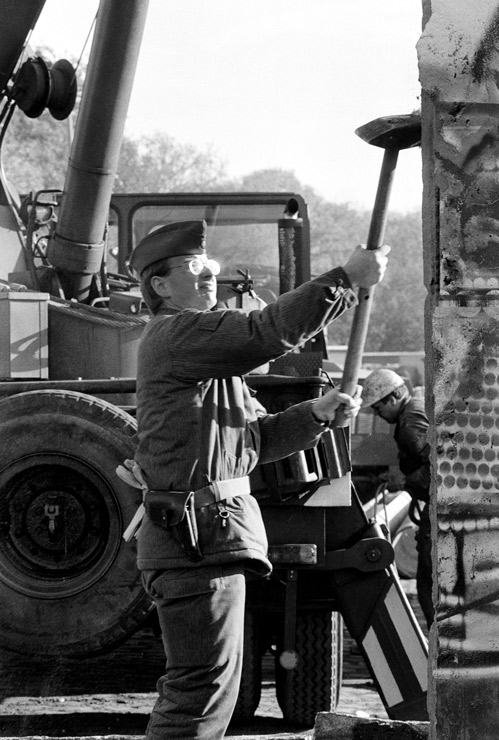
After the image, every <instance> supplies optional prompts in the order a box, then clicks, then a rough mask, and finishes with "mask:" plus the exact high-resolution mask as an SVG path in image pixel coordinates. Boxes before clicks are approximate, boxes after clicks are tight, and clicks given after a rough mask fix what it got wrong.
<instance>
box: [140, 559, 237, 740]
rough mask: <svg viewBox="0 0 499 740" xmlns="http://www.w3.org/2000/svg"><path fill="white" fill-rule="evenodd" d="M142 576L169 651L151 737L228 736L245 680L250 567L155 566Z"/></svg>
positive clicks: (214, 739) (213, 739) (217, 739)
mask: <svg viewBox="0 0 499 740" xmlns="http://www.w3.org/2000/svg"><path fill="white" fill-rule="evenodd" d="M142 577H143V582H144V586H145V589H146V591H147V593H148V594H149V595H150V596H151V597H152V599H153V600H154V602H155V604H156V608H157V611H158V617H159V623H160V626H161V632H162V638H163V645H164V649H165V656H166V673H165V675H164V676H162V677H161V678H160V679H159V681H158V683H157V689H158V699H157V701H156V703H155V705H154V708H153V710H152V713H151V717H150V720H149V724H148V727H147V732H146V740H181V739H182V740H186V739H187V738H188V739H189V740H222V738H223V737H224V735H225V732H226V729H227V726H228V724H229V722H230V719H231V716H232V712H233V710H234V707H235V704H236V701H237V696H238V692H239V683H240V678H241V669H242V660H243V642H244V603H245V595H246V582H245V576H244V567H243V565H242V564H241V563H230V564H225V565H216V566H206V567H192V568H183V569H179V568H176V569H172V570H149V571H143V573H142Z"/></svg>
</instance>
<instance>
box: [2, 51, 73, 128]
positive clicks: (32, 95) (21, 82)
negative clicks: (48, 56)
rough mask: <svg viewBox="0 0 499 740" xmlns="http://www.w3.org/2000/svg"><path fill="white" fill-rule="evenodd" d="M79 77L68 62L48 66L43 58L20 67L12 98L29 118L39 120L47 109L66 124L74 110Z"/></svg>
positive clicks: (63, 60) (63, 61)
mask: <svg viewBox="0 0 499 740" xmlns="http://www.w3.org/2000/svg"><path fill="white" fill-rule="evenodd" d="M77 87H78V85H77V82H76V73H75V70H74V67H73V65H72V64H71V63H70V62H68V61H67V59H60V60H59V61H58V62H55V64H53V65H52V66H49V65H48V64H47V63H46V62H45V61H44V60H43V59H42V58H41V57H34V58H32V59H28V60H27V61H26V62H24V64H23V65H22V66H21V68H20V70H19V72H18V74H17V75H16V77H15V81H14V84H13V86H12V97H13V99H14V100H15V101H16V103H17V105H18V106H19V108H20V109H21V110H22V111H23V113H24V114H25V115H26V116H28V118H38V116H40V115H41V114H42V113H43V111H44V110H45V109H47V108H48V110H49V112H50V114H51V116H52V117H53V118H55V119H56V120H58V121H63V120H64V119H65V118H67V117H68V116H69V114H70V113H71V111H72V110H73V108H74V105H75V102H76V93H77Z"/></svg>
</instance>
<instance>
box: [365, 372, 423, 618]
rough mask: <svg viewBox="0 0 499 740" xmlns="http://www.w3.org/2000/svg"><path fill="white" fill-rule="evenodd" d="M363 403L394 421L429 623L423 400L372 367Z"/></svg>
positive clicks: (418, 578)
mask: <svg viewBox="0 0 499 740" xmlns="http://www.w3.org/2000/svg"><path fill="white" fill-rule="evenodd" d="M362 406H364V407H365V406H370V407H371V408H372V410H373V411H374V413H375V414H377V415H378V416H380V417H381V418H382V419H384V420H385V421H387V422H388V423H389V424H395V430H394V434H393V437H394V439H395V442H396V443H397V447H398V455H399V468H400V471H401V473H402V474H403V476H404V478H403V482H402V481H399V483H398V487H399V488H402V487H403V489H404V490H406V491H408V493H410V494H411V496H412V500H413V503H412V506H411V518H413V520H414V521H415V523H416V524H417V525H418V529H417V534H416V542H417V549H418V566H417V574H416V583H417V590H418V599H419V603H420V605H421V609H422V610H423V614H424V616H425V619H426V622H427V625H428V627H430V626H431V624H432V622H433V617H434V607H433V598H432V562H431V531H430V517H429V509H428V504H429V495H430V445H429V442H428V439H427V432H428V426H429V423H428V417H427V416H426V413H425V410H424V404H423V401H422V400H421V399H419V398H414V397H413V396H411V394H410V392H409V389H408V387H407V385H406V384H405V382H404V380H403V378H401V377H400V375H398V374H397V373H395V372H394V371H393V370H389V369H388V368H381V369H378V370H374V371H373V372H372V373H371V374H370V375H368V376H367V378H366V379H365V381H364V388H363V391H362Z"/></svg>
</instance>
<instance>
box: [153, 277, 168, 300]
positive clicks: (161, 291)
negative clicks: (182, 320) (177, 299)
mask: <svg viewBox="0 0 499 740" xmlns="http://www.w3.org/2000/svg"><path fill="white" fill-rule="evenodd" d="M151 288H152V289H153V290H154V292H155V293H157V294H158V295H159V296H161V298H169V297H170V291H169V290H168V287H167V285H166V282H165V278H164V277H159V276H158V275H154V276H153V277H152V278H151Z"/></svg>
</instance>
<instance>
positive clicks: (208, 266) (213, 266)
mask: <svg viewBox="0 0 499 740" xmlns="http://www.w3.org/2000/svg"><path fill="white" fill-rule="evenodd" d="M184 265H187V266H188V268H189V270H190V271H191V272H192V274H193V275H201V273H202V272H203V270H209V271H210V272H211V274H212V275H219V274H220V265H219V263H218V262H217V261H216V260H211V259H208V258H207V257H203V256H199V257H198V256H196V257H193V258H192V259H190V260H189V261H187V260H186V261H185V262H182V264H181V265H174V266H173V267H170V270H176V269H177V267H184Z"/></svg>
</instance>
